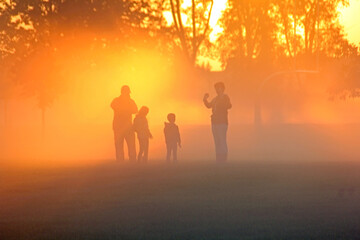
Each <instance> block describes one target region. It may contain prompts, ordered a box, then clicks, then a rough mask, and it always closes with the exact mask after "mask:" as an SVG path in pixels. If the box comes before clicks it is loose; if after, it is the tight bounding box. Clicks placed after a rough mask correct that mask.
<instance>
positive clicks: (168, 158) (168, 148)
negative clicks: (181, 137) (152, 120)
mask: <svg viewBox="0 0 360 240" xmlns="http://www.w3.org/2000/svg"><path fill="white" fill-rule="evenodd" d="M170 156H171V144H169V143H167V144H166V161H167V162H170Z"/></svg>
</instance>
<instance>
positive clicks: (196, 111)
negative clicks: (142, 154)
mask: <svg viewBox="0 0 360 240" xmlns="http://www.w3.org/2000/svg"><path fill="white" fill-rule="evenodd" d="M63 48H64V49H65V50H66V51H64V50H63V51H62V52H61V55H60V54H58V55H56V57H55V58H54V59H52V61H54V62H55V63H56V66H57V68H56V69H57V71H58V72H57V75H56V77H54V76H52V77H53V79H56V80H57V81H53V82H55V83H54V85H53V86H51V87H52V88H51V89H53V90H52V91H53V92H52V93H51V94H55V95H56V97H55V101H54V102H53V103H52V104H51V106H49V107H48V108H46V111H45V122H44V126H43V125H42V115H41V110H40V108H38V99H36V98H31V97H28V96H27V95H26V91H27V88H26V85H25V87H24V86H21V85H14V86H13V88H12V89H11V94H10V93H9V96H10V97H9V98H7V99H6V101H5V100H2V101H1V104H2V108H1V111H0V114H1V118H0V119H1V124H0V127H1V133H0V134H1V138H0V141H1V142H0V158H1V161H2V163H4V164H8V163H12V164H14V163H16V164H17V163H19V164H22V165H33V164H46V165H47V164H54V165H57V164H89V163H93V162H101V161H114V152H115V150H114V143H113V132H112V117H113V112H112V110H111V108H110V103H111V101H112V99H113V98H115V97H117V96H118V95H119V94H120V88H121V86H122V85H124V84H127V85H129V86H130V88H131V91H132V94H131V96H132V98H133V99H134V100H135V102H136V103H137V105H138V107H139V108H140V107H141V106H148V107H149V108H150V113H149V115H148V120H149V124H150V130H151V131H152V133H153V135H154V139H153V140H151V142H150V161H164V158H165V142H164V136H163V127H164V122H165V121H166V116H167V114H168V113H170V112H172V113H175V114H176V115H177V124H178V125H179V127H180V132H181V136H182V142H183V148H182V149H181V150H180V152H179V158H180V161H195V160H196V161H212V160H213V158H214V157H213V156H214V147H213V140H212V135H211V127H210V115H211V111H210V110H208V109H206V108H205V107H204V106H203V103H202V97H203V94H204V93H206V92H208V93H210V96H211V97H214V96H215V91H214V89H213V84H214V83H215V82H217V81H224V82H225V84H226V88H227V89H226V92H227V93H228V95H229V96H230V99H231V101H232V104H233V108H232V109H231V110H230V111H229V119H230V127H229V132H228V136H229V149H230V153H229V154H230V156H229V158H230V160H231V161H253V160H254V161H255V160H267V161H276V160H284V161H295V160H300V161H312V160H316V161H319V160H329V159H330V160H336V161H350V160H356V159H357V158H358V156H360V150H358V148H357V142H358V139H359V138H360V131H358V130H360V128H359V126H360V125H358V123H359V120H360V114H359V111H357V109H359V106H360V104H359V100H357V99H347V100H339V99H332V100H331V99H330V96H331V95H330V93H329V88H330V87H331V79H330V80H329V79H328V78H326V76H323V75H317V76H316V77H313V76H312V77H309V76H307V75H304V74H299V75H297V76H293V75H286V76H282V77H281V78H276V79H273V80H271V81H269V82H268V83H267V84H266V85H264V87H263V89H261V91H260V90H259V87H258V86H256V84H254V83H253V82H254V81H253V79H251V77H239V76H236V75H231V74H229V73H221V72H216V73H215V72H210V71H208V70H201V69H195V70H190V68H188V67H186V65H185V64H183V63H182V62H181V61H179V62H172V61H170V57H168V56H167V55H166V54H163V53H159V52H156V51H154V50H152V49H149V48H148V47H141V48H139V49H138V50H137V51H134V52H121V53H116V52H110V51H101V52H99V53H96V52H95V54H94V53H93V56H91V57H90V56H89V54H88V53H87V51H86V50H85V48H84V49H82V48H81V39H80V40H79V42H77V43H72V44H69V45H67V46H65V47H64V46H63ZM74 56H76V58H74ZM89 59H90V60H89ZM46 61H48V59H47V58H46V56H42V55H38V56H37V57H36V58H34V59H33V60H32V64H30V65H29V66H28V67H27V68H25V70H22V71H23V73H22V74H23V77H24V78H28V79H29V80H34V79H37V78H39V72H41V73H42V74H43V71H42V70H43V68H44V67H46V65H45V66H44V63H46ZM85 62H86V63H89V62H90V63H89V66H90V67H84V66H83V63H85ZM42 77H43V78H44V79H47V78H48V77H49V76H47V75H45V76H42ZM40 78H41V76H40ZM49 78H50V77H49ZM260 80H261V79H260ZM49 81H50V80H49ZM35 82H36V81H35ZM50 82H52V81H50ZM258 82H259V81H258ZM260 82H261V81H260ZM254 85H255V87H254ZM258 85H259V84H258ZM9 91H10V90H9ZM256 98H258V99H260V104H261V117H262V124H261V125H255V124H254V106H255V99H256ZM5 108H6V110H5Z"/></svg>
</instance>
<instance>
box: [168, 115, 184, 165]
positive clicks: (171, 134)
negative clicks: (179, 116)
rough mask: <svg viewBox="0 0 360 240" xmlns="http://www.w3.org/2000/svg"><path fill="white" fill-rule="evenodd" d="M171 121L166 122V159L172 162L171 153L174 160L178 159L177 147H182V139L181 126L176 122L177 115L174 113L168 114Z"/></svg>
mask: <svg viewBox="0 0 360 240" xmlns="http://www.w3.org/2000/svg"><path fill="white" fill-rule="evenodd" d="M167 119H168V121H169V122H165V128H164V135H165V142H166V150H167V154H166V160H167V161H168V162H170V158H171V154H172V155H173V161H174V162H176V161H177V147H178V146H179V147H181V139H180V132H179V127H178V126H177V125H176V124H175V119H176V116H175V114H174V113H169V114H168V115H167Z"/></svg>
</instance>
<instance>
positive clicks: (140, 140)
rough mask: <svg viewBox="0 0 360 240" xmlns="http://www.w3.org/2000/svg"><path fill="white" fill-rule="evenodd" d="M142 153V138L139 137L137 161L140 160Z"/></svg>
mask: <svg viewBox="0 0 360 240" xmlns="http://www.w3.org/2000/svg"><path fill="white" fill-rule="evenodd" d="M143 154H144V143H143V141H142V139H140V138H139V154H138V162H141V160H142V156H143Z"/></svg>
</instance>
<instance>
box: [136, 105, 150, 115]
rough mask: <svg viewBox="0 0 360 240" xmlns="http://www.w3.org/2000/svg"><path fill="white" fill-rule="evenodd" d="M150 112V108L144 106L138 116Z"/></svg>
mask: <svg viewBox="0 0 360 240" xmlns="http://www.w3.org/2000/svg"><path fill="white" fill-rule="evenodd" d="M148 113H149V108H148V107H145V106H142V107H141V108H140V110H139V112H138V116H141V117H146V115H148Z"/></svg>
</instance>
